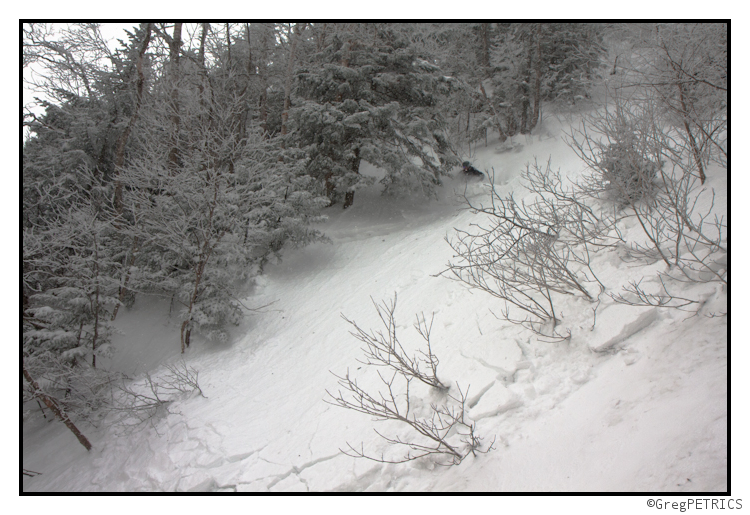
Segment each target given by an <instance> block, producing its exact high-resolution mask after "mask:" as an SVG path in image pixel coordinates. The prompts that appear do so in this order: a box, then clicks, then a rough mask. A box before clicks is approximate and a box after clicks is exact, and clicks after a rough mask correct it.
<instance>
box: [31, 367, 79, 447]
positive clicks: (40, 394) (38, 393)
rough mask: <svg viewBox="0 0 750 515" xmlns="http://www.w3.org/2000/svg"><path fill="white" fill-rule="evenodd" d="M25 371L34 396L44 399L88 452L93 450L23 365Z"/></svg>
mask: <svg viewBox="0 0 750 515" xmlns="http://www.w3.org/2000/svg"><path fill="white" fill-rule="evenodd" d="M21 367H22V370H23V377H24V378H25V379H26V381H27V382H28V383H29V385H31V389H32V390H33V392H34V395H36V396H37V397H38V398H39V399H42V402H44V404H46V405H47V407H48V408H49V409H50V410H51V411H52V413H54V414H55V416H57V418H59V419H60V420H61V421H62V422H63V424H65V425H66V426H67V428H68V429H70V431H71V432H72V433H73V434H74V435H75V436H76V438H78V441H79V442H80V443H81V445H83V446H84V447H85V448H86V450H87V451H90V450H91V443H90V442H89V440H88V438H86V437H85V436H83V434H82V433H81V432H80V431H79V430H78V428H77V427H76V426H75V424H73V421H72V420H70V417H68V415H67V413H65V411H64V410H63V409H62V408H60V407H59V406H58V405H57V403H56V402H55V400H54V399H53V398H52V397H50V396H49V395H47V394H46V393H44V392H43V391H42V390H41V388H39V385H38V384H37V382H36V381H34V379H32V377H31V374H29V372H28V370H26V365H21Z"/></svg>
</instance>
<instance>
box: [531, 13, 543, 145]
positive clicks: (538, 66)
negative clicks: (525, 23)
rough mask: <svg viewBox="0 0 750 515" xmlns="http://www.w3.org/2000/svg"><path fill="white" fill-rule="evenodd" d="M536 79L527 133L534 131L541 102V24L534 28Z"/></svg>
mask: <svg viewBox="0 0 750 515" xmlns="http://www.w3.org/2000/svg"><path fill="white" fill-rule="evenodd" d="M534 64H535V66H534V68H535V71H536V77H535V80H534V112H533V113H532V114H531V123H530V124H529V125H530V126H529V132H531V131H533V130H534V127H536V124H537V122H538V121H539V110H540V105H541V102H542V24H541V23H537V26H536V62H535V63H534Z"/></svg>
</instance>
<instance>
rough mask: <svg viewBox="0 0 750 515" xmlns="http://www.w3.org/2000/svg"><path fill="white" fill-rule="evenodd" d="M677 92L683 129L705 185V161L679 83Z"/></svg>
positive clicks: (702, 182)
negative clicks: (689, 119) (691, 126)
mask: <svg viewBox="0 0 750 515" xmlns="http://www.w3.org/2000/svg"><path fill="white" fill-rule="evenodd" d="M677 90H678V91H679V92H680V108H681V109H682V113H681V114H682V125H683V127H685V132H686V133H687V137H688V142H689V143H690V150H691V151H692V152H693V159H695V164H696V165H697V166H698V177H700V180H701V184H704V183H705V182H706V172H705V170H704V169H703V159H702V157H701V152H700V149H699V148H698V143H697V142H696V141H695V136H694V135H693V131H692V130H691V129H690V123H689V122H688V108H687V102H686V101H685V92H684V89H683V85H682V84H681V83H679V82H678V83H677Z"/></svg>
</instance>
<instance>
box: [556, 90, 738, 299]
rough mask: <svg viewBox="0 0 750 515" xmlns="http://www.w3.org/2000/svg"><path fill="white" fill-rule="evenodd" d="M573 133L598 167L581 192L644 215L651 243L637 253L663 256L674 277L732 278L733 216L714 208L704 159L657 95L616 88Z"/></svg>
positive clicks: (583, 154) (634, 247)
mask: <svg viewBox="0 0 750 515" xmlns="http://www.w3.org/2000/svg"><path fill="white" fill-rule="evenodd" d="M570 136H571V137H570V139H569V140H568V143H569V145H570V146H571V148H572V149H573V150H574V151H575V152H576V153H577V154H578V156H579V157H580V158H581V159H582V160H583V161H584V162H585V163H586V164H587V165H589V168H590V170H591V173H590V174H589V175H588V176H587V177H586V178H585V179H584V180H583V181H582V182H581V183H580V184H579V185H578V186H579V189H580V191H581V192H582V193H583V194H586V195H590V196H593V197H597V198H602V199H605V200H609V201H612V202H613V203H614V204H615V205H616V206H617V208H618V209H621V210H622V213H623V214H622V215H620V218H621V219H622V218H625V217H634V218H635V219H636V220H637V222H638V225H639V226H640V228H641V230H642V234H643V235H644V236H645V242H644V243H640V242H633V243H631V245H630V249H629V252H630V254H631V256H633V257H635V258H637V259H646V260H661V261H663V262H664V263H665V264H666V265H667V267H668V269H669V270H668V272H667V275H668V276H669V277H671V278H672V279H674V280H678V281H680V280H681V281H688V282H709V281H716V282H720V283H722V284H724V285H726V284H727V266H726V259H727V250H728V248H727V243H726V229H727V226H726V222H725V221H724V219H723V217H718V216H716V215H715V214H714V200H715V194H714V192H713V191H712V190H708V189H706V188H703V187H702V185H701V184H698V180H699V177H701V176H702V175H703V174H702V173H701V171H700V170H699V169H698V168H700V166H701V163H700V162H699V161H696V160H695V159H693V152H691V151H690V148H689V146H688V145H686V142H685V141H684V139H681V136H680V134H679V132H678V131H677V130H676V129H675V128H674V127H673V126H671V125H669V123H667V122H665V121H663V120H662V119H661V118H660V114H659V110H658V106H657V102H656V100H655V99H653V98H650V97H649V96H648V95H645V94H644V95H641V96H637V95H635V94H634V95H632V96H630V97H625V96H623V95H622V94H615V95H614V96H613V98H612V106H611V107H610V108H609V109H604V110H602V111H599V112H597V113H594V114H592V115H589V116H588V117H587V118H586V119H585V120H584V123H583V125H582V129H580V130H577V131H573V132H572V133H571V135H570ZM657 163H658V164H657ZM709 196H710V199H709V198H708V197H709ZM631 293H634V294H636V295H638V292H637V291H631ZM668 296H669V295H668V294H666V296H665V298H666V297H668ZM616 300H617V299H616ZM641 300H643V299H641ZM652 300H653V299H652Z"/></svg>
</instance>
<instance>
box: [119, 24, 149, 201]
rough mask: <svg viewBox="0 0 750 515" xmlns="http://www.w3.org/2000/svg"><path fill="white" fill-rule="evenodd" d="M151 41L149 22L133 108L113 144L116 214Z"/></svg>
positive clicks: (139, 55)
mask: <svg viewBox="0 0 750 515" xmlns="http://www.w3.org/2000/svg"><path fill="white" fill-rule="evenodd" d="M150 41H151V24H150V23H147V24H146V34H145V35H144V36H143V43H142V44H141V48H140V50H139V51H138V57H137V58H136V61H135V69H136V73H137V74H138V78H137V79H136V86H135V107H134V108H133V114H132V116H131V117H130V120H129V121H128V125H127V127H125V130H124V131H123V132H122V134H120V137H119V138H118V139H117V144H116V146H115V199H114V200H115V210H116V211H117V214H118V215H122V212H123V205H122V180H121V178H120V172H121V170H122V165H123V163H124V162H125V144H126V143H127V142H128V138H129V137H130V132H131V131H132V130H133V126H134V125H135V122H136V120H137V119H138V112H139V110H140V108H141V103H142V101H143V85H144V83H145V78H144V76H143V56H144V55H145V54H146V49H147V48H148V44H149V42H150Z"/></svg>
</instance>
